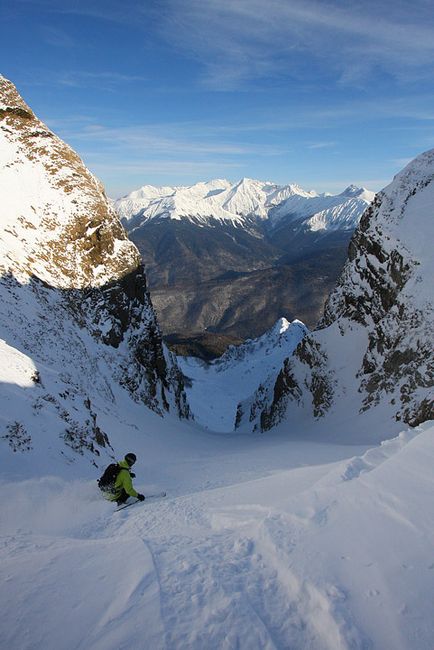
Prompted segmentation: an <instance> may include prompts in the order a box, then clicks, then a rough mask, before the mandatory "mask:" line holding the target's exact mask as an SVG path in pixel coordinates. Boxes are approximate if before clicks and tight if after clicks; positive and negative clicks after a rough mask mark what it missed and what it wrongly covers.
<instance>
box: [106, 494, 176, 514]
mask: <svg viewBox="0 0 434 650" xmlns="http://www.w3.org/2000/svg"><path fill="white" fill-rule="evenodd" d="M165 496H166V493H165V492H157V493H156V494H149V495H148V496H145V500H144V501H139V499H137V501H133V502H132V503H127V504H126V505H124V506H120V507H119V508H116V510H115V512H119V510H125V508H129V507H130V506H134V505H136V503H146V502H147V501H153V500H154V499H162V498H163V497H165Z"/></svg>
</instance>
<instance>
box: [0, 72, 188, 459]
mask: <svg viewBox="0 0 434 650" xmlns="http://www.w3.org/2000/svg"><path fill="white" fill-rule="evenodd" d="M0 273H1V277H0V295H1V302H2V310H1V315H0V338H1V342H2V362H3V368H4V370H3V374H4V377H3V380H2V391H1V398H0V402H1V405H2V408H1V415H0V423H1V429H0V442H1V443H2V446H3V445H4V443H5V442H6V443H8V447H9V448H10V449H12V450H14V451H16V450H17V445H18V442H16V441H19V440H27V439H28V438H29V437H30V438H32V439H37V440H38V445H41V444H42V445H45V447H46V448H48V446H51V447H52V448H53V449H54V448H55V449H56V450H57V451H58V452H59V453H61V454H62V453H64V450H65V444H66V445H67V447H69V448H72V449H74V450H75V451H77V452H79V453H80V454H82V453H84V452H90V458H91V459H92V458H95V455H96V456H98V454H99V453H100V451H101V448H103V447H105V448H106V449H108V448H109V445H110V442H109V436H107V434H106V433H105V432H104V431H103V430H102V428H101V426H100V424H99V422H100V415H101V411H99V410H98V408H97V407H96V406H95V405H94V404H95V403H96V402H99V408H100V409H103V408H109V405H110V403H111V402H112V400H113V389H112V384H113V381H115V382H116V384H117V385H119V384H120V385H122V386H123V387H124V388H126V389H127V391H128V392H129V393H130V395H131V397H132V398H133V399H134V400H136V401H139V402H142V403H144V404H146V406H148V407H149V408H151V409H153V410H154V411H156V412H158V413H160V414H163V413H164V412H165V411H167V410H169V409H172V410H173V411H174V412H175V413H178V414H179V415H181V416H187V415H188V407H187V405H186V402H185V394H184V393H183V386H182V381H181V376H180V373H179V370H178V368H177V366H176V363H175V361H174V359H173V358H172V356H171V355H170V353H169V352H168V351H167V350H166V349H165V348H164V346H163V344H162V340H161V332H160V330H159V326H158V323H157V321H156V317H155V313H154V310H153V307H152V304H151V302H150V298H149V294H148V292H147V288H146V278H145V274H144V271H143V268H142V266H141V261H140V255H139V253H138V251H137V249H136V247H135V246H134V244H133V243H132V242H130V241H129V240H128V236H127V234H126V232H125V230H124V228H123V227H122V225H121V224H120V222H119V219H118V217H117V215H116V213H115V211H114V210H113V208H112V206H111V205H110V203H109V202H108V201H107V199H106V196H105V193H104V190H103V188H102V186H101V184H100V183H99V181H97V179H96V178H95V177H94V176H93V175H92V174H91V173H90V172H89V171H88V170H87V169H86V167H85V166H84V164H83V162H82V161H81V160H80V158H79V157H78V156H77V154H76V153H75V152H74V151H72V149H71V148H70V147H68V146H67V145H66V144H65V143H63V142H62V141H61V140H60V139H59V138H58V137H56V136H55V135H54V133H52V132H51V131H50V130H49V129H48V128H47V127H46V126H45V125H44V124H43V123H42V122H40V121H39V120H38V119H37V118H36V117H35V115H34V114H33V112H32V111H31V109H30V108H29V107H28V106H27V105H26V104H25V102H24V101H23V100H22V98H21V97H20V95H19V94H18V92H17V90H16V89H15V87H14V86H13V84H12V83H11V82H9V81H8V80H6V79H5V78H4V77H0ZM31 368H34V370H32V371H30V369H31ZM20 376H21V379H20ZM17 387H18V388H17ZM17 391H18V392H19V395H20V397H21V401H20V399H18V396H17ZM19 404H21V405H20V406H18V407H17V405H19ZM103 404H105V406H104V407H103V406H102V405H103ZM29 413H33V414H34V416H38V417H34V418H33V419H32V418H31V419H32V422H33V424H32V435H30V434H29V433H23V430H24V429H26V427H25V426H24V424H23V422H24V420H25V419H26V417H28V414H29ZM47 418H48V419H50V418H55V419H56V420H57V425H56V427H54V428H55V429H57V430H58V436H59V438H60V439H61V440H62V441H63V442H62V444H60V445H59V444H57V443H58V440H57V441H55V440H53V439H51V440H50V438H49V437H47V432H48V431H51V435H52V431H53V427H49V426H48V424H47ZM11 432H12V433H11ZM13 432H15V435H12V434H13ZM16 432H18V433H16ZM18 446H19V447H20V451H23V450H24V449H25V448H26V450H27V449H28V450H30V451H31V449H32V443H30V442H29V443H28V444H24V445H23V444H21V443H20V444H19V445H18Z"/></svg>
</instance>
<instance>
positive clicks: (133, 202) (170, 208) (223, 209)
mask: <svg viewBox="0 0 434 650" xmlns="http://www.w3.org/2000/svg"><path fill="white" fill-rule="evenodd" d="M374 196H375V194H374V192H370V191H369V190H366V189H364V188H357V187H355V186H353V185H351V186H349V187H348V188H347V189H346V190H344V191H343V192H342V193H341V194H337V195H331V194H317V193H316V192H314V191H306V190H304V189H302V188H301V187H300V186H298V185H295V184H290V185H276V184H275V183H270V182H262V181H258V180H253V179H250V178H243V179H242V180H240V181H239V182H237V183H235V184H233V183H231V182H230V181H227V180H221V179H216V180H212V181H209V182H208V183H196V184H195V185H192V186H186V187H183V186H181V187H154V186H152V185H145V186H143V187H141V188H140V189H138V190H136V191H134V192H131V193H130V194H128V195H127V196H125V197H123V198H121V199H118V200H117V201H115V203H114V204H115V207H116V209H117V211H118V214H119V216H120V218H121V219H122V221H123V223H124V224H125V227H126V228H127V230H128V232H130V233H132V232H134V230H135V229H136V228H140V227H141V226H142V225H143V224H145V223H146V222H147V221H150V220H161V219H173V220H178V221H179V220H181V219H184V220H188V221H190V222H192V223H194V224H196V225H198V226H213V225H215V222H222V223H231V224H232V225H234V226H238V227H247V228H248V227H249V226H250V225H251V220H252V218H256V219H260V220H263V221H266V222H267V223H268V225H269V227H270V228H272V229H273V228H279V227H282V226H283V225H284V224H285V225H286V224H287V223H291V224H292V225H293V224H294V223H296V222H301V221H303V222H304V225H305V226H306V227H307V228H308V229H310V230H313V231H317V230H336V229H344V230H352V229H354V228H355V227H356V225H357V223H358V220H359V218H360V215H361V213H362V212H363V210H364V209H365V208H366V207H367V205H369V203H370V202H371V201H372V200H373V198H374ZM299 225H301V224H300V223H299Z"/></svg>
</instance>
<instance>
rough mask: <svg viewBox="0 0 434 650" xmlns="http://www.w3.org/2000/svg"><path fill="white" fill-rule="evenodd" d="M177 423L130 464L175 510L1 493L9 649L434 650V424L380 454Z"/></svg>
mask: <svg viewBox="0 0 434 650" xmlns="http://www.w3.org/2000/svg"><path fill="white" fill-rule="evenodd" d="M172 424H174V423H172ZM182 426H183V427H185V429H186V432H185V435H183V434H182V433H181V434H179V435H180V436H181V438H183V440H181V439H180V438H179V437H177V436H176V435H175V433H176V432H173V431H172V432H171V433H170V434H169V433H168V432H167V431H165V430H164V428H165V427H167V425H164V426H163V430H162V431H160V432H159V434H158V436H155V440H154V442H153V443H152V445H151V441H150V440H148V444H147V445H144V446H143V451H142V457H143V454H145V450H146V449H147V450H148V456H149V457H152V456H153V455H154V454H155V457H156V458H157V457H158V466H157V467H154V469H153V470H152V469H151V466H152V463H151V461H150V460H149V459H148V460H149V463H148V466H147V469H146V470H145V471H143V465H142V466H141V463H140V458H139V461H138V463H137V466H138V467H137V474H138V477H139V476H140V472H142V473H143V474H145V473H146V476H145V477H144V478H145V481H140V480H139V478H138V479H137V480H136V481H137V487H138V488H139V489H142V490H143V491H144V492H145V494H146V493H148V494H149V493H150V492H153V491H155V490H157V489H166V491H167V493H168V494H167V497H166V499H161V500H159V501H158V500H155V501H149V502H146V501H145V503H144V504H137V505H134V506H132V507H131V508H128V509H126V510H123V511H120V512H113V509H114V508H113V505H112V504H109V503H107V502H105V501H104V500H102V499H101V498H100V496H99V494H98V491H97V489H96V485H95V482H94V481H93V480H92V481H90V480H82V481H78V480H75V481H72V482H71V481H67V480H66V479H65V478H59V477H49V476H47V477H42V478H41V477H35V478H33V479H30V480H26V481H19V480H16V481H10V482H8V483H7V484H6V483H4V484H3V485H2V494H3V498H2V501H1V506H0V514H1V531H2V532H1V539H0V543H1V549H0V558H1V563H0V578H1V579H0V594H1V602H2V607H1V613H0V619H1V625H0V645H1V647H4V648H8V649H9V650H30V649H31V650H39V649H41V650H42V649H44V650H120V649H128V650H134V649H152V650H159V649H161V650H163V649H165V650H235V649H238V650H265V649H266V650H272V649H273V650H287V649H289V648H291V650H306V649H311V650H323V649H324V650H339V649H348V650H350V649H362V648H363V649H373V650H374V649H375V650H401V649H402V650H404V649H405V650H415V649H416V648H417V650H432V647H433V640H434V616H433V602H434V553H433V548H434V527H433V516H432V511H433V509H432V503H433V491H434V476H433V472H432V468H433V466H434V427H433V426H429V424H425V425H422V426H421V427H419V428H418V429H416V430H412V431H411V432H403V433H401V434H399V435H398V436H397V437H396V438H393V439H391V440H388V441H387V442H385V443H383V444H382V445H380V446H375V447H372V448H371V449H367V448H366V447H364V448H362V447H356V446H351V445H338V444H323V443H320V442H316V441H314V440H312V441H311V442H303V441H301V440H288V437H287V436H284V435H282V432H280V433H279V432H277V433H274V434H271V435H269V436H264V435H258V436H224V435H220V436H218V435H215V434H214V435H212V434H210V433H206V432H205V433H204V432H201V431H199V430H198V429H194V428H193V429H191V428H190V429H188V427H187V426H186V425H182ZM187 429H188V431H187ZM165 446H166V454H163V453H161V451H162V449H164V447H165ZM157 447H160V449H159V450H158V454H157V451H156V450H157ZM151 460H152V459H151Z"/></svg>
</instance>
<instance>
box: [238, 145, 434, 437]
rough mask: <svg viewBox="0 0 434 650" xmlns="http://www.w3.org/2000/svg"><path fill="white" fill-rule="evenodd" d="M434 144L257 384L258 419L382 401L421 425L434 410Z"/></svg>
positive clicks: (391, 190) (374, 211) (382, 196)
mask: <svg viewBox="0 0 434 650" xmlns="http://www.w3.org/2000/svg"><path fill="white" fill-rule="evenodd" d="M433 205H434V150H431V151H428V152H426V153H424V154H422V155H420V156H419V157H418V158H416V159H415V160H414V161H413V162H412V163H410V164H409V165H408V166H407V167H406V168H405V169H404V170H403V171H402V172H400V173H399V174H398V175H397V176H396V177H395V178H394V180H393V182H392V183H391V184H390V185H389V186H387V187H386V188H385V189H384V190H383V191H382V192H381V193H379V194H378V195H377V197H376V199H375V201H374V203H373V204H372V206H371V207H370V208H369V209H368V210H367V211H366V212H365V214H364V216H363V218H362V220H361V223H360V226H359V228H358V229H357V231H356V232H355V234H354V237H353V239H352V242H351V244H350V249H349V259H348V261H347V263H346V266H345V268H344V270H343V273H342V276H341V278H340V280H339V282H338V284H337V287H336V289H335V290H334V291H333V292H332V294H331V296H330V297H329V300H328V302H327V304H326V307H325V315H324V319H323V321H322V323H321V324H320V328H319V330H318V331H316V332H314V333H312V334H311V335H310V336H309V337H307V338H306V339H304V341H303V342H302V343H301V344H300V346H299V347H298V348H297V350H296V351H295V354H294V357H293V358H292V359H290V360H287V361H286V362H285V364H284V366H283V368H282V370H281V372H280V373H279V376H278V379H277V381H276V383H274V384H273V383H270V384H269V385H268V386H267V389H266V391H265V392H264V390H263V389H262V388H261V390H260V391H259V393H258V395H257V396H256V398H254V399H253V400H252V401H251V402H250V404H249V403H245V404H244V405H243V413H244V414H245V420H244V423H245V425H246V426H249V425H248V424H247V420H246V417H247V414H249V413H250V416H251V417H252V412H253V411H254V412H255V414H256V415H255V418H254V419H255V426H259V427H260V428H262V429H266V428H269V427H270V426H273V424H275V423H276V422H278V421H280V420H281V419H282V418H286V417H287V418H289V419H290V420H291V421H293V420H294V419H295V420H297V419H299V418H303V417H306V418H311V417H312V415H313V417H314V418H321V417H327V418H328V417H337V416H338V415H339V413H341V414H345V415H346V416H347V417H348V414H350V413H353V414H354V416H357V415H358V414H360V413H364V412H367V411H369V410H370V409H372V408H378V409H379V411H380V412H382V413H387V414H388V417H389V418H391V419H392V418H393V419H395V420H397V421H404V422H406V423H408V424H410V425H416V424H419V423H421V422H424V421H425V420H427V419H431V418H433V417H434V406H433V405H434V392H433V391H434V381H433V374H434V356H433V355H434V353H433V350H434V338H433V332H434V293H433V276H434V274H433V271H434V267H433V255H432V242H433V241H434V220H433V215H432V206H433Z"/></svg>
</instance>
